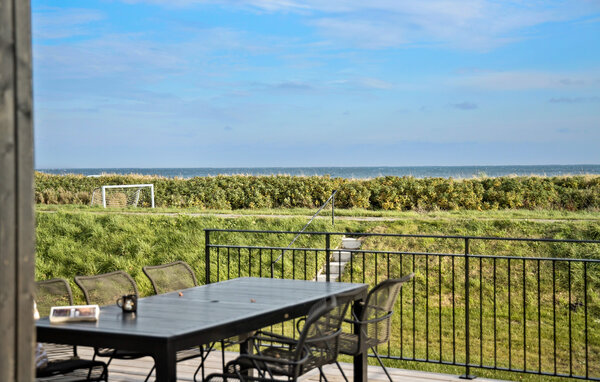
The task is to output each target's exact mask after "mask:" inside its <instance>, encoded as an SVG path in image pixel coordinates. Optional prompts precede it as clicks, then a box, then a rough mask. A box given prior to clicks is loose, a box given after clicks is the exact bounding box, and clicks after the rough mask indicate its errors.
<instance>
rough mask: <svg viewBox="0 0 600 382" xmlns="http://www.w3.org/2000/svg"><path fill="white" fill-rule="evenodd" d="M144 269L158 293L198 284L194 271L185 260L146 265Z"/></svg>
mask: <svg viewBox="0 0 600 382" xmlns="http://www.w3.org/2000/svg"><path fill="white" fill-rule="evenodd" d="M142 270H143V271H144V274H145V275H146V276H147V277H148V278H149V279H150V282H151V283H152V287H153V288H154V292H155V293H156V294H161V293H168V292H173V291H176V290H179V289H186V288H191V287H195V286H196V285H198V282H197V281H196V275H195V274H194V271H193V270H192V268H191V267H190V266H189V265H187V264H186V263H184V262H183V261H175V262H174V263H169V264H163V265H152V266H145V267H143V268H142Z"/></svg>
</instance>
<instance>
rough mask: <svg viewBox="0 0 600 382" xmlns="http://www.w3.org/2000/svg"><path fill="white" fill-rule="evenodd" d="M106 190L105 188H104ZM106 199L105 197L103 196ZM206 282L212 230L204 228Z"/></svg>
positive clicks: (207, 280)
mask: <svg viewBox="0 0 600 382" xmlns="http://www.w3.org/2000/svg"><path fill="white" fill-rule="evenodd" d="M103 190H104V189H103ZM102 199H103V200H104V198H102ZM204 282H205V283H206V284H210V230H209V229H207V230H204Z"/></svg>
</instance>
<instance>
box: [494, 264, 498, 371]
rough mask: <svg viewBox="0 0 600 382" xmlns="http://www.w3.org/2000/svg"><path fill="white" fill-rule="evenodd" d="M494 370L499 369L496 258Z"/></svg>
mask: <svg viewBox="0 0 600 382" xmlns="http://www.w3.org/2000/svg"><path fill="white" fill-rule="evenodd" d="M493 277H494V297H493V298H494V368H496V367H498V329H497V326H498V312H497V310H496V292H497V289H496V258H494V276H493Z"/></svg>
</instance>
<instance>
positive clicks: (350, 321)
mask: <svg viewBox="0 0 600 382" xmlns="http://www.w3.org/2000/svg"><path fill="white" fill-rule="evenodd" d="M393 313H394V312H388V314H386V315H385V316H381V317H377V318H372V319H370V320H366V321H360V320H349V319H347V318H345V319H344V322H347V323H350V324H360V325H364V324H374V323H376V322H379V321H383V320H387V319H388V318H390V317H391V316H392V314H393Z"/></svg>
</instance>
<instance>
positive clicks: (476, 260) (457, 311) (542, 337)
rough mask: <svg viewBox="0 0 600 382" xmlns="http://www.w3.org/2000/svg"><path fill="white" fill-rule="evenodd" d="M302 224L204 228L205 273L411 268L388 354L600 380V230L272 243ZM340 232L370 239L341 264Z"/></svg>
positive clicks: (374, 278) (346, 277) (300, 274)
mask: <svg viewBox="0 0 600 382" xmlns="http://www.w3.org/2000/svg"><path fill="white" fill-rule="evenodd" d="M298 233H299V232H288V231H252V230H220V229H208V230H205V235H206V236H205V239H206V247H205V254H206V264H209V266H207V267H206V275H205V277H206V280H208V282H216V281H220V280H224V279H229V278H235V277H242V276H257V277H277V278H293V279H304V280H316V279H317V277H318V276H319V274H322V273H325V276H326V280H327V281H343V282H363V283H369V284H371V285H375V284H376V283H377V282H378V281H381V280H383V279H386V278H391V277H400V276H403V275H404V274H407V273H410V272H415V274H416V277H415V278H414V279H413V281H412V283H411V284H410V285H406V286H405V287H404V288H403V289H402V292H401V294H400V296H399V299H398V304H397V306H396V309H395V313H394V319H393V333H392V339H391V340H390V342H389V343H388V345H387V346H386V347H385V346H384V347H380V349H379V352H380V355H382V357H383V358H387V359H389V360H401V361H419V362H428V363H437V364H442V365H451V366H460V367H464V374H463V375H462V376H461V377H462V378H466V379H471V378H473V376H472V375H471V372H472V368H481V369H492V370H501V371H510V372H520V373H527V374H538V375H547V376H558V377H570V378H575V379H585V380H600V245H599V244H600V241H596V240H569V239H530V238H506V237H477V236H441V235H404V234H379V233H338V232H302V239H303V240H299V241H298V242H297V245H298V247H296V248H289V247H284V246H278V245H277V243H278V242H285V239H284V238H285V237H286V236H289V235H297V234H298ZM229 234H235V235H236V236H235V237H236V239H235V240H238V241H239V240H240V239H239V238H240V235H241V236H243V237H247V238H248V240H247V244H231V241H232V240H231V238H228V235H229ZM344 235H345V236H355V237H361V238H362V239H363V247H368V248H369V249H367V248H361V249H357V250H343V251H345V252H350V253H351V254H352V255H351V257H350V260H349V262H348V263H347V264H346V266H345V268H344V269H342V265H341V263H340V262H332V255H336V254H337V252H339V251H340V250H339V249H336V248H335V247H337V246H338V244H339V242H341V237H342V236H344ZM257 243H260V244H261V245H258V244H257ZM441 249H444V250H445V251H442V250H441ZM279 256H281V260H280V261H279V262H278V263H277V266H276V267H273V266H272V265H273V261H274V259H276V258H278V257H279ZM335 266H337V267H339V269H337V270H336V272H333V271H334V270H335V269H332V267H335ZM331 274H340V277H339V278H338V279H337V280H331V277H330V276H331ZM282 330H283V329H282Z"/></svg>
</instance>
